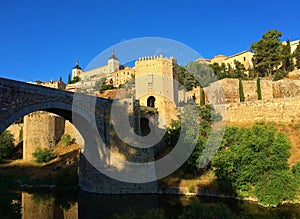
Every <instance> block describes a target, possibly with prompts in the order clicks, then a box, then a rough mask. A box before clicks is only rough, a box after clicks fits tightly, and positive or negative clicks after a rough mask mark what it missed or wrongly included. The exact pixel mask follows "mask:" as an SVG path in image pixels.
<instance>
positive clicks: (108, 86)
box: [99, 84, 114, 93]
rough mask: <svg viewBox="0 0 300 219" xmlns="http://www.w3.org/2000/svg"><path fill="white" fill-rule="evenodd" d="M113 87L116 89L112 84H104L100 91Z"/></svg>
mask: <svg viewBox="0 0 300 219" xmlns="http://www.w3.org/2000/svg"><path fill="white" fill-rule="evenodd" d="M112 89H114V87H113V86H112V85H111V84H102V85H101V87H100V89H99V92H100V93H103V92H104V91H105V90H112Z"/></svg>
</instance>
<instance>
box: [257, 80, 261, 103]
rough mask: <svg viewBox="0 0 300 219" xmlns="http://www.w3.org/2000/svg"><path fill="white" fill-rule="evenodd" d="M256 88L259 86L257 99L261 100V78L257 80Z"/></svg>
mask: <svg viewBox="0 0 300 219" xmlns="http://www.w3.org/2000/svg"><path fill="white" fill-rule="evenodd" d="M256 86H257V91H256V92H257V99H258V100H261V99H262V96H261V88H260V77H258V78H257V81H256Z"/></svg>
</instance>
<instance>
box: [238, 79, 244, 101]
mask: <svg viewBox="0 0 300 219" xmlns="http://www.w3.org/2000/svg"><path fill="white" fill-rule="evenodd" d="M239 93H240V101H241V102H244V101H245V95H244V89H243V82H242V79H241V78H240V79H239Z"/></svg>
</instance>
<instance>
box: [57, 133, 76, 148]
mask: <svg viewBox="0 0 300 219" xmlns="http://www.w3.org/2000/svg"><path fill="white" fill-rule="evenodd" d="M60 142H62V143H63V145H64V146H69V145H71V144H73V142H74V139H72V137H71V135H69V134H64V135H63V136H62V137H61V139H60Z"/></svg>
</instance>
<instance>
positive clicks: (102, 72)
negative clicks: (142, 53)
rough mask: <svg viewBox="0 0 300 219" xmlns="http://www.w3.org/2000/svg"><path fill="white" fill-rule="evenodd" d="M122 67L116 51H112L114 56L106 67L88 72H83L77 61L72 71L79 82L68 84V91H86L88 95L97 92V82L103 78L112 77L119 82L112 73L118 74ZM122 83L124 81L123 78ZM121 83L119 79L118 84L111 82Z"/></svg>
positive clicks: (73, 76)
mask: <svg viewBox="0 0 300 219" xmlns="http://www.w3.org/2000/svg"><path fill="white" fill-rule="evenodd" d="M120 67H121V65H120V63H119V60H118V58H117V57H116V56H115V52H114V50H112V55H111V56H110V57H109V58H108V60H107V64H106V65H103V66H100V67H98V68H94V69H91V70H88V71H83V70H82V68H81V67H80V66H79V62H78V60H76V65H75V66H74V68H73V69H72V79H74V78H75V77H79V82H77V83H74V84H68V85H67V88H66V89H67V90H68V91H73V92H75V91H83V90H84V91H85V92H87V93H93V92H95V85H96V82H97V81H99V80H100V79H101V78H108V77H110V79H111V78H112V79H113V80H117V77H114V76H115V75H114V74H111V73H113V72H116V74H118V71H119V70H120ZM130 71H131V70H130ZM122 73H123V72H122ZM116 76H117V75H116ZM122 81H124V80H123V78H122ZM120 83H121V81H120V80H119V79H118V82H117V81H111V84H117V85H119V84H120Z"/></svg>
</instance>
